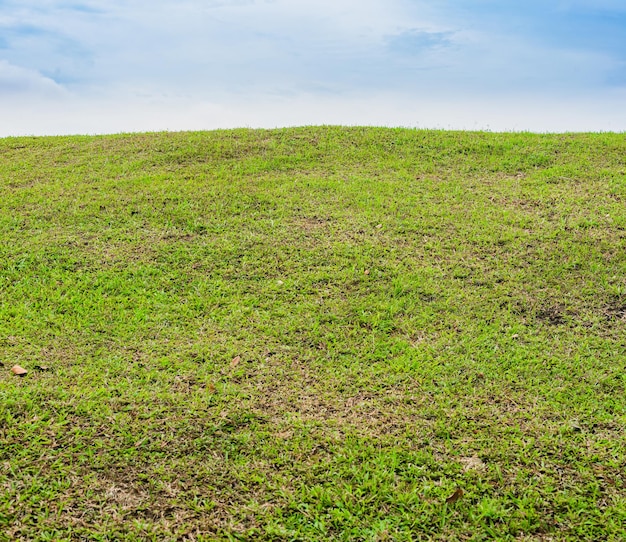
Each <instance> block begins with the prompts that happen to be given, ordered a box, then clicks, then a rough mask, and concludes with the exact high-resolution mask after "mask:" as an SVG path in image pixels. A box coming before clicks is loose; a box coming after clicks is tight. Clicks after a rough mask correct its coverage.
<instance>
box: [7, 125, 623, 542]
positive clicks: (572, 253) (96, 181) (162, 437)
mask: <svg viewBox="0 0 626 542" xmlns="http://www.w3.org/2000/svg"><path fill="white" fill-rule="evenodd" d="M0 194H1V197H0V540H1V541H3V542H4V541H14V540H28V541H31V540H55V541H57V540H59V541H61V540H125V541H134V540H198V541H200V540H303V541H308V540H311V541H315V540H345V541H351V540H368V541H385V540H394V541H396V540H397V541H409V540H424V539H434V540H487V539H494V538H495V539H498V540H624V539H626V434H625V431H624V427H625V423H626V400H625V395H626V372H625V366H626V333H625V332H626V135H624V134H564V135H534V134H495V133H479V132H475V133H469V132H468V133H463V132H446V131H421V130H407V129H377V128H335V127H308V128H298V129H284V130H269V131H267V130H235V131H216V132H204V133H156V134H136V135H116V136H103V137H100V136H99V137H54V138H53V137H47V138H5V139H0ZM15 364H18V365H21V366H22V367H24V368H25V369H26V370H28V374H27V375H26V376H25V377H23V378H20V377H18V376H15V375H13V374H12V372H11V367H13V366H14V365H15Z"/></svg>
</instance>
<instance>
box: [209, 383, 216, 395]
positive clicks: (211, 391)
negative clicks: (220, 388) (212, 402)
mask: <svg viewBox="0 0 626 542" xmlns="http://www.w3.org/2000/svg"><path fill="white" fill-rule="evenodd" d="M207 388H208V389H209V393H215V392H216V391H217V388H216V387H215V384H213V382H209V385H208V386H207Z"/></svg>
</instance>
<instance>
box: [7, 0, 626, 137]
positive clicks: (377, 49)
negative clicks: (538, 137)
mask: <svg viewBox="0 0 626 542" xmlns="http://www.w3.org/2000/svg"><path fill="white" fill-rule="evenodd" d="M320 124H341V125H376V126H404V127H418V128H439V129H469V130H477V129H480V130H491V131H533V132H564V131H577V132H580V131H613V132H624V131H626V1H624V0H526V1H524V2H518V1H516V0H473V1H471V0H167V1H166V0H0V137H3V136H13V135H56V134H102V133H119V132H140V131H141V132H143V131H160V130H208V129H216V128H234V127H253V128H256V127H264V128H274V127H283V126H302V125H320Z"/></svg>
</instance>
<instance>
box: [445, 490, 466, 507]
mask: <svg viewBox="0 0 626 542" xmlns="http://www.w3.org/2000/svg"><path fill="white" fill-rule="evenodd" d="M461 497H463V490H462V489H461V488H460V487H457V488H456V489H455V490H454V493H453V494H452V495H450V496H449V497H448V498H447V499H446V503H447V504H454V503H455V502H456V501H458V500H459V499H460V498H461Z"/></svg>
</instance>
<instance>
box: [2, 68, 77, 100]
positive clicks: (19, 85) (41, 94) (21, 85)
mask: <svg viewBox="0 0 626 542" xmlns="http://www.w3.org/2000/svg"><path fill="white" fill-rule="evenodd" d="M65 96H67V91H66V90H65V89H64V88H63V87H62V86H61V85H59V84H57V83H56V82H55V81H54V80H52V79H50V78H48V77H45V76H44V75H42V74H41V73H39V72H37V71H35V70H30V69H27V68H22V67H20V66H14V65H12V64H10V63H9V62H7V61H6V60H0V97H1V98H2V99H4V100H8V99H18V100H27V99H33V98H63V97H65Z"/></svg>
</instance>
